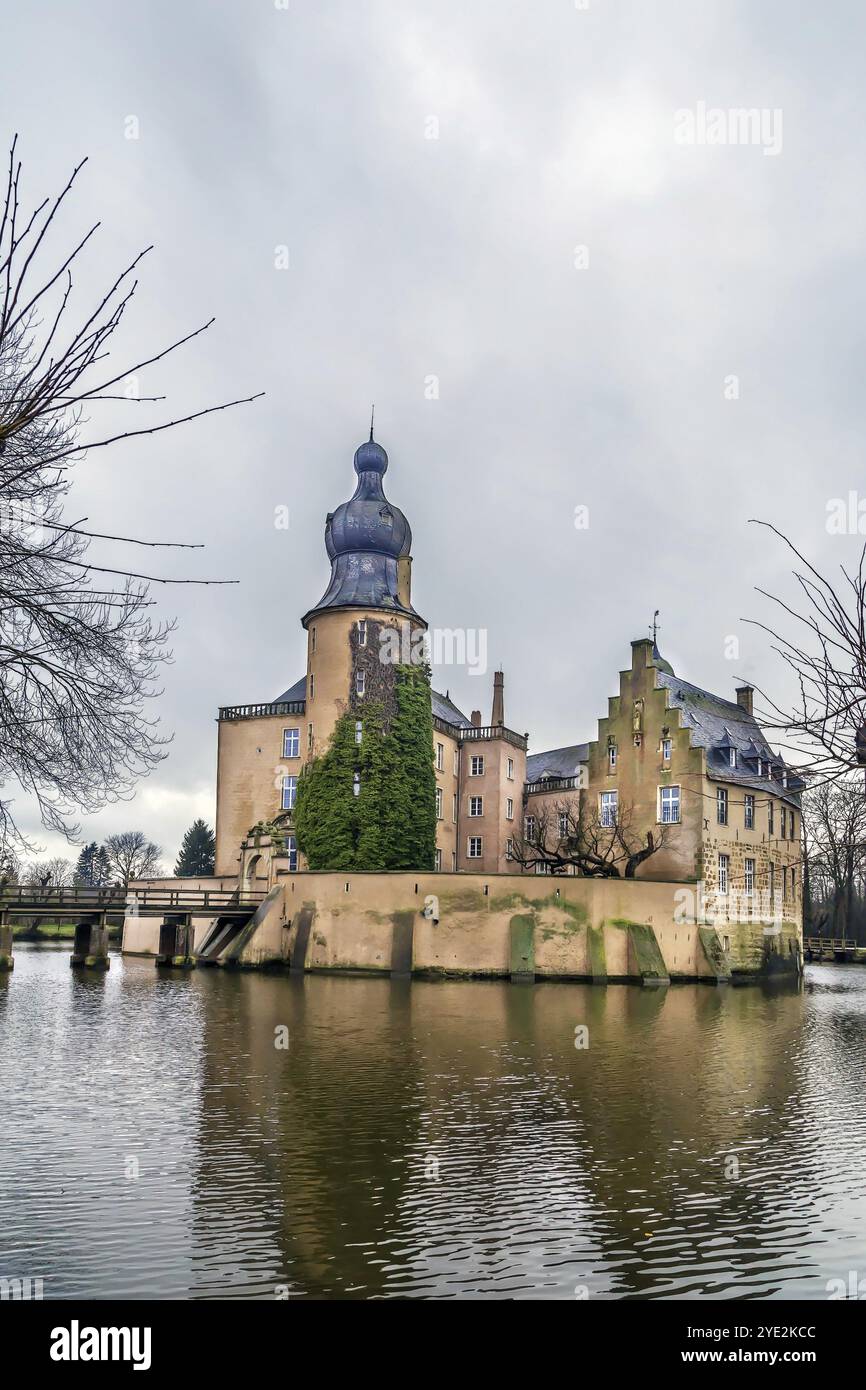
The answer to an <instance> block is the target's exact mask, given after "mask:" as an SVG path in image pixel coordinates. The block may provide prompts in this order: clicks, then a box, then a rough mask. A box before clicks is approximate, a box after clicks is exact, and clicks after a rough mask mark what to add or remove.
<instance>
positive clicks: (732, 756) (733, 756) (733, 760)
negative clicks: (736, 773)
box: [728, 748, 737, 767]
mask: <svg viewBox="0 0 866 1390" xmlns="http://www.w3.org/2000/svg"><path fill="white" fill-rule="evenodd" d="M728 760H729V762H730V764H731V767H736V766H737V750H736V748H729V749H728Z"/></svg>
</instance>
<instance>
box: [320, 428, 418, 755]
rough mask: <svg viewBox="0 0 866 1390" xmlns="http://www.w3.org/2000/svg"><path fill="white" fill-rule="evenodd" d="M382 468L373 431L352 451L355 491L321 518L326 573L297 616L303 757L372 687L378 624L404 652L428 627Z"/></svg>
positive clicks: (377, 667)
mask: <svg viewBox="0 0 866 1390" xmlns="http://www.w3.org/2000/svg"><path fill="white" fill-rule="evenodd" d="M387 467H388V455H387V454H386V453H385V450H384V449H383V448H382V446H381V444H378V443H376V441H375V440H374V439H373V431H372V429H371V430H370V438H369V440H367V441H366V442H365V443H364V444H362V445H361V446H360V448H359V449H357V450H356V452H355V458H354V468H355V473H356V474H357V477H358V482H357V486H356V487H355V491H354V493H353V494H352V496H351V497H350V499H349V501H348V502H342V503H341V504H340V506H339V507H337V509H336V511H334V512H330V513H329V514H328V517H327V520H326V522H325V549H326V550H327V552H328V558H329V560H330V561H331V578H330V582H329V584H328V587H327V588H326V590H325V592H324V594H323V595H322V597H321V598H320V600H319V602H318V603H317V604H316V605H315V607H314V608H311V609H310V610H309V612H307V613H305V614H304V616H303V618H302V619H301V622H302V624H303V626H304V628H305V629H306V631H307V683H306V721H307V727H306V740H305V756H306V758H310V757H314V756H316V755H317V754H319V753H322V752H323V751H324V749H325V747H326V746H327V743H328V740H329V739H330V737H331V734H332V733H333V730H334V725H335V724H336V722H337V719H338V718H339V717H340V715H341V714H342V713H344V712H345V711H346V710H347V709H350V708H355V707H358V706H359V704H360V702H362V701H363V699H364V698H365V697H367V696H370V695H373V694H375V693H376V691H377V689H378V687H379V684H380V680H381V675H382V671H381V667H382V659H381V658H382V651H383V646H382V643H383V630H385V636H386V638H387V640H388V641H389V642H393V641H399V642H400V644H401V647H402V649H403V650H404V652H405V651H408V650H409V649H410V648H411V643H412V639H413V637H415V635H416V634H419V633H422V632H423V631H424V630H425V629H426V627H427V624H426V623H425V621H424V619H423V618H422V617H421V616H420V614H418V613H416V611H415V609H414V608H413V607H412V579H411V576H412V557H411V554H410V548H411V545H412V530H411V528H410V526H409V522H408V521H407V519H406V516H405V514H404V513H403V512H402V511H401V510H400V508H399V507H396V506H394V504H393V503H392V502H389V501H388V499H387V497H386V496H385V492H384V489H383V486H382V479H383V477H384V474H385V472H386V470H387ZM404 659H408V657H406V658H404Z"/></svg>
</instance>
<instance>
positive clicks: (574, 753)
mask: <svg viewBox="0 0 866 1390" xmlns="http://www.w3.org/2000/svg"><path fill="white" fill-rule="evenodd" d="M588 757H589V744H588V743H570V744H569V745H568V746H567V747H566V748H551V749H550V750H549V752H547V753H530V755H529V757H528V758H527V759H526V780H527V782H540V781H541V779H542V777H544V776H545V775H547V776H548V777H574V776H575V774H576V772H577V769H578V767H579V765H580V764H581V763H585V762H586V761H587V759H588Z"/></svg>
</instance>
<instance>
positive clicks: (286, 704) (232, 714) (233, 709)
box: [219, 700, 307, 720]
mask: <svg viewBox="0 0 866 1390" xmlns="http://www.w3.org/2000/svg"><path fill="white" fill-rule="evenodd" d="M306 708H307V702H306V700H276V701H275V702H274V703H273V704H270V705H221V706H220V712H219V717H220V719H221V720H223V719H265V718H267V717H268V716H269V715H272V714H281V715H282V714H303V713H304V711H305V710H306Z"/></svg>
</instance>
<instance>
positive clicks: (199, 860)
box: [174, 820, 216, 878]
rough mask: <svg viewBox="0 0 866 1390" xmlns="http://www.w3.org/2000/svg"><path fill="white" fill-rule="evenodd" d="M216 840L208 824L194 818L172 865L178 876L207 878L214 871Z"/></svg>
mask: <svg viewBox="0 0 866 1390" xmlns="http://www.w3.org/2000/svg"><path fill="white" fill-rule="evenodd" d="M215 852H216V840H215V838H214V833H213V831H212V830H211V828H210V826H209V825H207V824H206V823H205V822H204V821H203V820H194V821H193V823H192V825H191V826H190V828H189V830H188V831H187V832H186V834H185V835H184V837H183V843H182V844H181V847H180V854H179V855H178V857H177V863H176V864H175V866H174V872H175V874H176V876H177V877H178V878H208V877H210V875H211V874H212V873H213V871H214V854H215Z"/></svg>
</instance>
